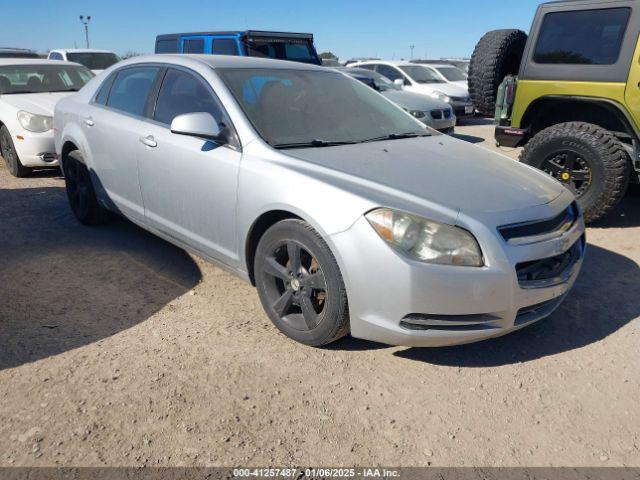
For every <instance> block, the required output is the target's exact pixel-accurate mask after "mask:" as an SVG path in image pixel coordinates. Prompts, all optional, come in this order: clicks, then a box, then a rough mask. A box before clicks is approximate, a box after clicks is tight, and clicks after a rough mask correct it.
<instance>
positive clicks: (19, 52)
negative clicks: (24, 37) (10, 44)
mask: <svg viewBox="0 0 640 480" xmlns="http://www.w3.org/2000/svg"><path fill="white" fill-rule="evenodd" d="M0 58H40V55H38V54H37V53H36V52H34V51H33V50H28V49H26V48H5V47H3V48H0Z"/></svg>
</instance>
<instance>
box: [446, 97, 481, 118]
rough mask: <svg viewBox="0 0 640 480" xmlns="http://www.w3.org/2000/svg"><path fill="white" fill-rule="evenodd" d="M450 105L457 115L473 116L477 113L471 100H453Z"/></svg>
mask: <svg viewBox="0 0 640 480" xmlns="http://www.w3.org/2000/svg"><path fill="white" fill-rule="evenodd" d="M450 105H451V108H453V111H454V113H455V114H456V117H471V116H473V115H474V114H475V107H474V106H473V103H471V101H461V100H452V101H451V104H450Z"/></svg>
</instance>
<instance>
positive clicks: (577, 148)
mask: <svg viewBox="0 0 640 480" xmlns="http://www.w3.org/2000/svg"><path fill="white" fill-rule="evenodd" d="M520 161H521V162H523V163H526V164H528V165H531V166H533V167H536V168H539V169H540V170H542V171H544V172H546V173H548V174H549V175H551V176H552V177H554V178H555V179H557V180H558V181H560V182H561V183H562V184H564V185H565V186H566V187H567V188H568V189H569V190H571V192H572V193H573V194H574V195H575V196H576V199H577V201H578V203H579V204H580V206H581V207H582V209H583V210H584V215H585V221H587V222H594V221H596V220H598V219H600V218H602V217H603V216H604V215H606V214H607V213H609V212H610V211H611V210H613V208H614V207H615V206H616V205H617V204H618V203H619V202H620V200H621V199H622V197H623V196H624V193H625V191H626V190H627V186H628V184H629V166H630V162H629V156H628V155H627V152H626V151H625V149H624V146H623V145H622V143H620V141H619V140H618V139H616V137H615V136H614V135H612V134H611V132H609V131H608V130H605V129H603V128H601V127H598V126H597V125H592V124H589V123H583V122H569V123H561V124H558V125H554V126H552V127H549V128H547V129H545V130H542V131H541V132H539V133H538V134H537V135H536V136H535V137H533V139H531V141H529V143H528V144H527V145H526V146H525V148H524V150H523V152H522V154H521V156H520Z"/></svg>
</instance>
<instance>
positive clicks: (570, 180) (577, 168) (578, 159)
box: [540, 150, 592, 198]
mask: <svg viewBox="0 0 640 480" xmlns="http://www.w3.org/2000/svg"><path fill="white" fill-rule="evenodd" d="M540 168H541V170H543V171H544V172H546V173H548V174H549V175H551V176H552V177H553V178H555V179H556V180H558V181H560V182H561V183H562V184H563V185H564V186H565V187H567V188H568V189H569V190H571V192H572V193H573V194H574V195H575V196H576V198H580V197H581V196H583V195H584V194H585V193H586V191H587V190H588V189H589V187H590V186H591V180H592V174H591V167H590V166H589V163H588V162H587V160H586V159H585V158H584V157H583V156H581V155H580V154H579V153H578V152H574V151H571V150H567V151H562V152H555V153H554V154H553V155H552V156H549V157H548V158H546V159H545V160H544V161H543V162H542V165H541V166H540Z"/></svg>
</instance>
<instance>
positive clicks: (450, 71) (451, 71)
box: [436, 67, 467, 82]
mask: <svg viewBox="0 0 640 480" xmlns="http://www.w3.org/2000/svg"><path fill="white" fill-rule="evenodd" d="M436 70H438V71H439V72H440V73H441V74H442V76H443V77H444V78H446V79H447V80H449V81H450V82H464V81H466V80H467V74H466V73H464V72H463V71H462V70H460V69H459V68H457V67H437V68H436Z"/></svg>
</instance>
